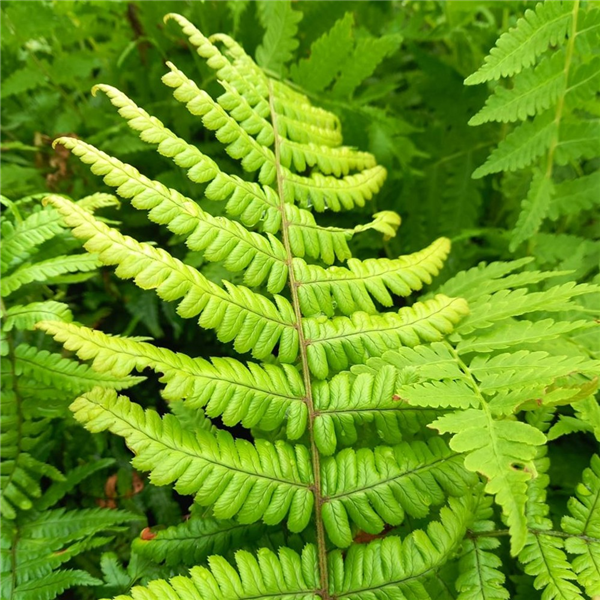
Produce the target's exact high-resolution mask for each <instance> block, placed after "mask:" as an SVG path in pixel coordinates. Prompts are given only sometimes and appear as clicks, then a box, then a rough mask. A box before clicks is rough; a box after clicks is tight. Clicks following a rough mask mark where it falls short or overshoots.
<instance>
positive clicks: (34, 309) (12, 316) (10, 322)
mask: <svg viewBox="0 0 600 600" xmlns="http://www.w3.org/2000/svg"><path fill="white" fill-rule="evenodd" d="M2 319H3V324H2V330H3V331H11V330H12V329H21V330H23V329H33V327H34V325H35V324H36V323H37V322H38V321H62V322H65V323H68V322H70V321H72V319H73V315H72V314H71V309H70V308H69V307H68V306H67V305H66V304H63V303H62V302H56V301H54V300H47V301H46V302H31V303H30V304H26V305H20V304H17V305H13V306H11V307H10V308H9V309H7V310H6V312H5V313H4V314H3V315H2Z"/></svg>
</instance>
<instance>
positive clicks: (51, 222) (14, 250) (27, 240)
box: [0, 209, 64, 273]
mask: <svg viewBox="0 0 600 600" xmlns="http://www.w3.org/2000/svg"><path fill="white" fill-rule="evenodd" d="M63 231H64V229H63V227H62V224H61V218H60V215H59V214H58V213H57V212H56V211H55V210H50V209H46V210H41V211H39V212H35V213H33V214H31V215H29V216H28V217H27V218H26V219H25V220H24V221H23V222H22V223H20V224H18V225H17V226H16V227H15V226H14V225H13V224H12V223H11V222H10V221H5V222H3V223H2V249H1V252H0V256H1V264H2V273H5V272H6V270H7V269H8V268H9V266H12V265H14V264H16V263H18V262H20V261H22V260H24V259H26V258H27V257H28V256H29V255H30V253H31V251H33V250H34V249H35V248H36V247H37V246H39V245H40V244H42V243H43V242H45V241H47V240H49V239H52V238H53V237H55V236H57V235H59V234H60V233H62V232H63Z"/></svg>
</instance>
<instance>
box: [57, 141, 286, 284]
mask: <svg viewBox="0 0 600 600" xmlns="http://www.w3.org/2000/svg"><path fill="white" fill-rule="evenodd" d="M57 142H58V143H61V144H63V145H64V146H65V147H66V148H69V149H70V150H71V151H72V152H73V153H74V154H76V155H77V156H79V157H80V158H81V160H82V161H83V162H84V163H86V164H90V165H91V169H92V172H93V173H95V174H96V175H104V180H105V182H106V183H107V184H109V185H112V186H114V187H116V188H117V193H118V194H119V195H120V196H122V197H124V198H131V199H132V204H133V206H134V207H135V208H138V209H140V210H148V211H149V218H150V219H151V220H152V221H154V222H156V223H160V224H162V225H167V226H168V228H169V229H170V230H171V231H172V232H173V233H176V234H178V235H182V236H184V237H186V238H187V240H186V243H187V246H188V247H189V248H190V250H194V251H203V253H204V256H205V257H206V259H207V260H210V261H224V262H223V264H224V266H225V268H227V269H228V270H230V271H233V272H236V271H242V270H243V271H244V281H245V283H246V284H247V285H250V286H258V285H260V284H261V283H263V281H265V280H267V287H268V289H269V291H271V292H274V293H276V292H279V291H281V289H282V287H283V286H284V285H285V282H286V278H287V265H285V251H284V249H283V246H282V245H281V242H279V240H277V239H276V238H275V237H270V238H269V239H265V238H264V237H263V236H261V235H258V234H256V233H253V232H249V231H247V230H246V229H245V228H244V227H242V226H241V225H240V224H239V223H235V222H233V221H230V220H229V219H226V218H224V217H213V216H212V215H210V214H208V213H206V212H205V211H203V210H202V209H201V208H200V207H199V206H198V205H197V204H196V203H195V202H194V201H193V200H190V199H189V198H186V197H185V196H182V195H181V194H180V193H179V192H177V191H175V190H173V189H170V188H167V187H165V186H164V185H162V184H161V183H158V182H155V181H151V180H150V179H148V178H147V177H144V176H143V175H141V174H140V173H139V172H138V171H137V170H136V169H134V168H133V167H131V166H130V165H126V164H123V163H121V162H120V161H119V160H117V159H115V158H112V157H110V156H108V155H106V154H104V152H101V151H100V150H97V149H96V148H94V147H93V146H90V145H88V144H86V143H85V142H82V141H80V140H74V139H73V138H59V139H58V140H57Z"/></svg>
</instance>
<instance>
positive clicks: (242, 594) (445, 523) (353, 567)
mask: <svg viewBox="0 0 600 600" xmlns="http://www.w3.org/2000/svg"><path fill="white" fill-rule="evenodd" d="M453 500H454V499H453ZM453 500H451V502H450V507H443V508H442V509H441V511H440V521H439V522H436V521H434V522H431V523H430V524H429V525H428V527H427V531H426V532H425V531H420V530H418V531H415V532H413V533H411V534H410V535H408V536H407V537H406V538H405V539H404V540H400V538H398V537H395V536H389V537H386V538H384V539H381V540H376V541H374V542H371V543H370V544H368V545H362V544H355V545H353V546H352V547H351V548H350V550H349V551H348V553H347V555H346V556H344V555H343V554H342V552H341V551H339V550H337V551H334V552H332V553H331V554H330V555H329V557H328V564H329V572H330V573H331V581H330V585H329V589H328V593H329V594H331V595H332V596H335V597H336V598H348V599H359V598H363V597H365V596H366V595H372V596H373V597H376V598H382V599H388V598H401V597H402V598H403V597H417V598H427V597H428V596H427V594H426V592H425V589H424V588H423V585H422V583H421V582H422V581H423V580H424V578H425V577H427V575H428V574H430V572H431V571H432V570H434V569H435V568H437V567H438V566H440V565H441V564H442V563H443V562H444V561H445V560H447V558H448V557H449V556H450V555H451V554H452V553H453V552H454V551H455V549H456V547H457V546H458V544H459V543H460V540H461V538H462V536H463V535H464V532H465V529H466V526H467V522H468V520H469V508H470V506H469V502H467V501H465V500H462V499H461V500H457V501H453ZM235 561H236V565H237V570H236V569H235V568H234V567H233V566H232V565H231V564H230V563H228V562H227V561H226V560H224V559H223V558H222V557H220V556H214V557H211V558H209V566H208V568H205V567H193V568H192V569H191V570H190V577H189V578H188V577H174V578H173V579H171V580H170V581H169V582H168V583H167V582H166V581H154V582H151V583H149V584H148V586H147V587H145V588H141V587H137V588H134V590H133V591H132V594H133V596H118V597H117V598H116V599H115V600H130V599H131V598H136V600H154V599H155V598H157V597H163V596H164V597H169V598H173V600H183V599H184V598H186V599H189V600H200V599H201V598H211V599H213V600H221V599H224V598H231V597H235V598H239V599H240V600H243V599H250V598H254V597H265V596H268V597H273V598H289V597H292V596H293V597H295V598H303V599H305V600H314V599H315V598H316V597H317V596H318V593H317V592H318V589H319V581H318V579H317V576H316V574H317V572H318V556H317V552H316V548H315V546H313V545H312V544H307V545H306V546H304V548H303V550H302V553H301V554H298V553H297V552H295V551H293V550H290V549H289V548H280V550H279V552H278V554H275V553H274V552H272V551H271V550H268V549H267V548H261V549H260V550H259V551H258V552H257V553H256V557H255V556H254V555H253V554H251V553H249V552H245V551H239V552H237V553H236V557H235ZM398 594H402V596H399V595H398Z"/></svg>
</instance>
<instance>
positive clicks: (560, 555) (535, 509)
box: [519, 449, 583, 600]
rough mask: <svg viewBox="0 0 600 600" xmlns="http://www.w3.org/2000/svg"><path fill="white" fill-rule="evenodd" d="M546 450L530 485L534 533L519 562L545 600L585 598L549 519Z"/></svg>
mask: <svg viewBox="0 0 600 600" xmlns="http://www.w3.org/2000/svg"><path fill="white" fill-rule="evenodd" d="M545 452H546V450H545V449H543V450H541V451H540V452H539V454H538V458H537V459H536V465H537V472H538V476H537V477H536V479H534V480H532V481H530V482H529V494H528V495H529V500H528V505H527V518H528V522H529V525H530V532H529V534H528V536H527V543H526V545H525V547H524V548H523V550H522V551H521V553H520V554H519V560H520V561H521V563H522V564H523V565H524V566H525V572H526V573H527V574H528V575H531V576H533V577H535V579H534V582H533V585H534V587H535V588H536V589H538V590H541V589H543V590H544V591H543V594H542V598H544V599H546V598H549V599H554V598H565V599H569V600H576V599H580V598H583V596H582V595H581V592H580V590H579V588H578V587H577V586H576V585H575V584H574V583H573V581H574V580H575V578H576V576H575V574H574V573H573V571H572V569H571V565H570V564H569V562H568V561H567V556H566V554H565V552H564V540H563V539H561V538H560V537H558V536H555V535H554V532H553V531H552V521H551V520H550V519H549V518H548V513H549V512H550V509H549V507H548V505H547V504H546V496H547V494H546V487H547V486H548V484H549V482H550V479H549V477H548V475H547V474H546V471H547V470H548V466H549V461H548V459H547V458H545Z"/></svg>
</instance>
